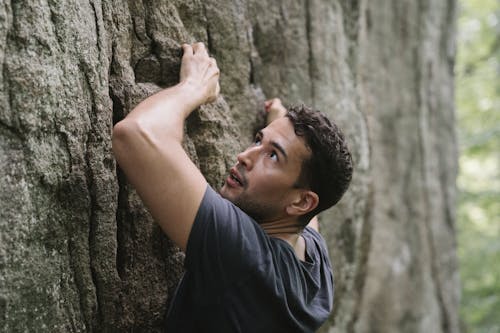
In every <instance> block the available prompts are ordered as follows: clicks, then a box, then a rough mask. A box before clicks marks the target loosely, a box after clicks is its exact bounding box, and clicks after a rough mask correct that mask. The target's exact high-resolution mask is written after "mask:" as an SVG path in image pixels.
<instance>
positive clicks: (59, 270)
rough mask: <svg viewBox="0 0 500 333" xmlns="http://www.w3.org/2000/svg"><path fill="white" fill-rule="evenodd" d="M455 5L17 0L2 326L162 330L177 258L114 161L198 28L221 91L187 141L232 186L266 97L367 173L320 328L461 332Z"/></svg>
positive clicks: (342, 209)
mask: <svg viewBox="0 0 500 333" xmlns="http://www.w3.org/2000/svg"><path fill="white" fill-rule="evenodd" d="M455 7H456V3H455V1H453V0H448V1H438V0H419V1H410V0H388V1H378V2H375V1H368V0H361V1H347V0H303V1H293V0H290V1H270V0H247V1H243V0H237V1H225V0H223V1H215V0H206V1H201V0H186V1H184V0H171V1H163V2H158V1H141V2H139V1H122V0H109V1H99V0H91V1H89V2H82V1H75V0H73V1H53V0H49V1H35V0H31V1H4V2H2V3H1V5H0V63H1V64H2V66H1V67H0V73H1V75H0V186H1V189H2V190H1V191H0V198H1V200H0V331H2V332H20V331H33V332H34V331H37V332H103V331H104V332H105V331H109V332H111V331H136V332H140V331H144V332H156V331H161V327H162V321H163V319H164V316H165V312H166V308H167V305H168V301H169V299H170V297H171V296H172V293H173V289H174V288H175V285H176V283H177V281H178V280H179V278H180V276H181V274H182V260H183V255H182V254H181V253H180V252H179V251H178V250H177V249H176V248H175V247H173V246H172V244H171V243H170V241H169V240H168V239H167V238H166V237H165V236H164V235H163V234H162V233H161V231H160V229H159V228H158V227H157V226H156V225H155V224H154V223H153V221H152V219H151V217H150V216H149V214H148V213H147V211H146V210H145V209H144V208H143V206H142V204H141V201H140V199H139V198H138V196H137V195H136V193H135V192H134V190H133V189H132V188H131V187H130V186H129V185H128V184H127V182H126V180H125V179H124V176H123V174H122V173H121V172H120V170H119V169H117V166H116V163H115V161H114V159H113V156H112V153H111V140H110V138H111V131H112V126H113V124H114V123H115V122H117V121H118V120H120V119H122V118H123V117H124V115H126V114H127V113H128V112H129V111H130V110H131V109H132V108H133V107H134V106H135V105H136V104H137V103H138V102H139V101H140V100H142V99H143V98H145V97H146V96H148V95H150V94H152V93H153V92H155V91H157V90H159V89H161V88H162V87H166V86H169V85H171V84H174V83H175V82H176V80H177V77H178V70H179V65H180V55H181V49H180V43H182V42H193V41H203V42H205V43H206V44H207V45H208V48H209V50H210V53H211V54H212V55H213V56H214V57H215V58H216V59H217V61H218V64H219V67H220V68H221V72H222V75H221V88H222V98H221V99H220V100H219V101H218V102H217V103H216V104H213V105H208V106H204V107H202V108H201V110H200V111H199V112H197V113H195V114H193V115H192V116H191V117H190V118H189V119H188V122H187V126H186V130H187V136H186V143H185V147H186V149H187V151H188V152H189V154H190V156H191V157H192V158H193V160H194V161H195V162H196V163H197V164H198V165H199V167H200V169H201V170H202V171H203V173H204V174H205V175H206V177H207V179H208V181H209V182H210V183H211V184H212V185H214V186H215V187H217V186H218V184H219V182H220V180H221V179H223V175H224V174H225V173H226V170H227V168H228V166H229V165H231V164H232V163H233V162H234V161H235V155H236V153H237V152H238V151H239V150H240V149H241V148H243V147H244V146H245V143H246V142H248V140H249V139H250V137H251V136H252V131H253V128H254V127H255V126H256V125H257V122H258V120H257V117H256V114H257V113H258V111H259V109H260V108H261V107H262V102H263V101H264V100H265V98H271V97H275V96H278V97H281V98H282V99H283V100H284V101H286V102H287V103H289V104H295V103H299V102H304V103H306V104H309V105H312V106H314V107H316V108H318V109H320V110H322V111H325V112H326V113H328V114H329V115H330V116H331V117H332V118H333V119H334V120H335V121H336V122H338V123H339V124H340V125H341V126H342V127H343V128H344V131H345V133H346V135H347V137H348V139H349V143H350V146H351V149H352V151H353V157H354V162H355V173H354V179H353V184H352V186H351V188H350V190H349V191H348V193H347V194H346V196H345V197H344V198H343V199H342V201H341V202H340V204H339V205H338V206H337V207H335V208H333V209H331V210H329V211H328V212H326V213H324V214H323V215H322V216H321V217H320V221H321V229H322V233H323V234H324V235H325V238H326V239H327V241H328V244H329V250H330V255H331V258H332V261H333V264H334V266H335V282H336V303H335V308H334V311H333V313H332V316H331V318H330V320H329V321H328V322H327V323H326V324H325V326H324V327H323V329H322V331H323V332H458V331H459V327H458V317H457V312H458V311H457V308H458V303H459V284H458V271H457V263H456V256H455V236H454V224H455V216H454V208H455V183H454V181H455V175H456V171H457V164H456V158H457V148H456V139H455V133H454V113H453V62H454V55H455V45H454V35H455V32H454V16H455V12H456V8H455Z"/></svg>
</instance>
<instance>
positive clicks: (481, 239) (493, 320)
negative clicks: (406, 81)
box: [456, 0, 500, 332]
mask: <svg viewBox="0 0 500 333" xmlns="http://www.w3.org/2000/svg"><path fill="white" fill-rule="evenodd" d="M459 4H460V10H459V19H458V54H457V60H456V61H457V62H456V108H457V117H458V137H459V144H460V161H459V165H460V172H459V177H458V189H459V205H458V216H457V217H458V219H457V221H458V255H459V260H460V273H461V281H462V302H461V308H460V315H461V318H462V321H463V325H464V326H465V327H464V332H500V80H499V76H500V75H499V74H500V1H498V0H460V1H459Z"/></svg>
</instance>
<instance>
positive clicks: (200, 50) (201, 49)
mask: <svg viewBox="0 0 500 333" xmlns="http://www.w3.org/2000/svg"><path fill="white" fill-rule="evenodd" d="M193 51H194V54H200V55H206V56H208V52H207V49H206V48H205V44H203V43H201V42H199V43H194V44H193Z"/></svg>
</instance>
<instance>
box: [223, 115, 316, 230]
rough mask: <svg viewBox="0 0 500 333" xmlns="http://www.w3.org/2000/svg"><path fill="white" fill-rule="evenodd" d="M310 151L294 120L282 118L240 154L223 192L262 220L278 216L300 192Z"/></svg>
mask: <svg viewBox="0 0 500 333" xmlns="http://www.w3.org/2000/svg"><path fill="white" fill-rule="evenodd" d="M310 154H311V153H310V151H309V150H308V149H307V148H306V146H305V144H304V141H303V139H302V138H301V137H298V136H297V135H296V134H295V132H294V129H293V125H292V123H291V121H290V120H289V119H288V118H286V117H283V118H279V119H277V120H275V121H273V122H272V123H271V124H269V125H268V126H267V127H266V128H264V129H263V130H262V131H260V132H259V133H258V134H257V135H256V137H255V140H254V143H253V144H252V145H251V146H250V147H249V148H247V149H246V150H245V151H244V152H242V153H240V154H238V158H237V160H238V162H237V163H236V165H235V166H234V167H233V168H231V170H230V174H229V176H228V177H227V179H226V180H225V182H224V185H223V186H222V188H221V190H220V194H221V195H222V196H223V197H224V198H226V199H228V200H230V201H231V202H233V203H234V204H235V205H237V206H238V207H239V208H241V209H242V210H243V211H245V212H246V213H247V214H248V215H250V216H252V217H253V218H254V219H255V220H256V221H257V222H259V223H262V222H268V221H272V220H274V219H279V218H281V217H283V216H284V215H285V207H286V206H287V205H288V204H289V203H290V202H291V200H292V197H293V196H294V195H295V194H297V191H299V190H298V189H297V188H295V187H294V184H295V182H296V181H297V179H298V178H299V175H300V172H301V167H302V162H303V161H304V160H305V159H307V158H309V157H310Z"/></svg>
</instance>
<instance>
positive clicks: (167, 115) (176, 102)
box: [115, 82, 203, 142]
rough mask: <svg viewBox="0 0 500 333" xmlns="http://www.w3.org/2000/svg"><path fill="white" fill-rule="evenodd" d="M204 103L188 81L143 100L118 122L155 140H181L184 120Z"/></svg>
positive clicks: (195, 88) (198, 92) (200, 95)
mask: <svg viewBox="0 0 500 333" xmlns="http://www.w3.org/2000/svg"><path fill="white" fill-rule="evenodd" d="M202 103H203V95H202V94H201V93H200V91H199V89H197V87H196V86H194V85H193V84H191V83H190V82H181V83H179V84H177V85H175V86H173V87H170V88H168V89H165V90H162V91H160V92H158V93H156V94H154V95H153V96H150V97H148V98H147V99H145V100H144V101H142V102H141V103H140V104H139V105H137V107H136V108H135V109H134V110H133V111H132V112H131V113H129V115H128V116H127V117H126V118H125V119H124V120H123V121H122V124H118V125H117V127H118V128H115V131H116V130H117V129H118V130H119V127H120V126H131V127H133V128H136V129H137V130H139V131H141V132H142V133H147V135H150V136H151V139H152V140H154V141H157V140H158V141H159V142H165V140H170V139H175V140H176V141H178V142H181V141H182V137H183V128H184V120H185V119H186V118H187V117H188V116H189V114H190V113H191V112H192V111H193V110H194V109H196V108H197V107H198V106H200V105H201V104H202Z"/></svg>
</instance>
